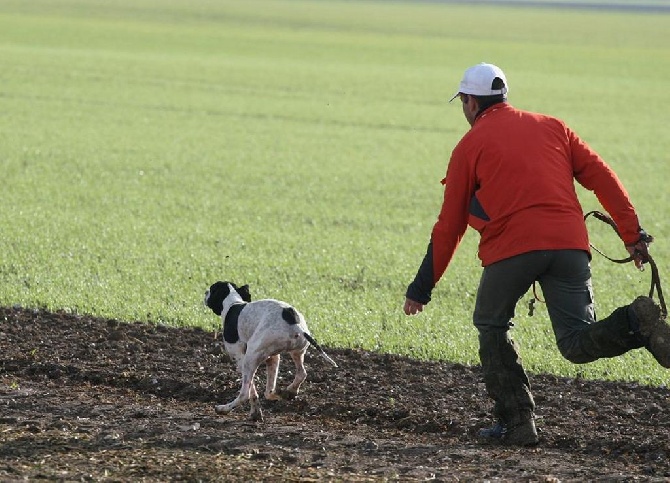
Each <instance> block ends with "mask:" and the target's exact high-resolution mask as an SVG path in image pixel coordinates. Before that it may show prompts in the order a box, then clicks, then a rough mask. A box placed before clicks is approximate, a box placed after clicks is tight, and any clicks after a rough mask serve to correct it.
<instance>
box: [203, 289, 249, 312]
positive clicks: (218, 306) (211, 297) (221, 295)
mask: <svg viewBox="0 0 670 483" xmlns="http://www.w3.org/2000/svg"><path fill="white" fill-rule="evenodd" d="M230 287H232V288H233V290H234V291H235V292H237V293H238V294H239V296H240V297H242V300H244V301H245V302H251V293H250V292H249V285H242V286H241V287H238V286H237V285H235V284H234V283H233V282H216V283H215V284H213V285H212V286H211V287H209V290H207V292H205V305H206V306H207V307H209V308H210V309H212V312H214V313H215V314H216V315H221V311H222V310H223V301H224V300H226V297H228V295H230V294H231V291H230Z"/></svg>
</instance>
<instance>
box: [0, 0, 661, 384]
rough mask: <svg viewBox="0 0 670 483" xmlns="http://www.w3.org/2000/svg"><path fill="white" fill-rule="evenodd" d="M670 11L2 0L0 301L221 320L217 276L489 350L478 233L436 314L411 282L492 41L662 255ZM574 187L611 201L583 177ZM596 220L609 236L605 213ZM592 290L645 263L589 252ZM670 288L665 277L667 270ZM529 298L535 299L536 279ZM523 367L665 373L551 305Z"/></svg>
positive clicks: (349, 342) (512, 74) (128, 315)
mask: <svg viewBox="0 0 670 483" xmlns="http://www.w3.org/2000/svg"><path fill="white" fill-rule="evenodd" d="M669 22H670V17H669V16H668V15H658V14H656V15H649V14H636V13H630V12H628V13H621V12H608V11H603V10H599V11H584V10H579V11H574V10H567V9H565V10H550V9H545V8H541V9H532V8H505V7H502V6H500V7H491V6H487V7H484V6H480V7H476V6H474V7H468V6H465V5H447V4H438V3H411V2H410V3H403V2H388V3H385V2H352V1H342V2H336V1H311V2H307V1H246V2H239V1H226V0H223V1H222V0H216V1H215V0H199V1H196V2H191V1H187V0H110V1H105V2H96V1H93V0H59V1H58V2H53V1H49V0H34V1H30V2H25V1H20V0H0V65H2V69H0V163H2V164H1V165H2V173H3V175H2V189H3V193H2V202H1V203H2V204H1V207H2V208H1V209H0V304H2V305H6V306H12V305H21V306H24V307H44V308H48V309H50V310H66V311H70V312H75V313H80V314H93V315H96V316H102V317H110V318H116V319H121V320H127V321H135V320H139V321H148V322H152V323H167V324H171V325H188V326H191V325H199V326H203V327H205V328H207V329H214V328H215V327H216V326H217V320H216V317H215V316H214V315H213V314H212V313H211V312H209V311H207V310H205V309H204V308H203V306H202V296H203V293H204V291H205V289H206V288H207V287H208V286H209V284H211V283H212V282H214V281H216V280H233V281H236V282H243V283H249V284H250V285H251V288H252V294H253V295H254V297H255V298H265V297H272V298H281V299H285V300H289V301H291V302H293V303H294V304H295V305H296V306H297V307H298V308H299V309H300V310H301V311H303V312H304V313H305V315H306V316H307V317H308V319H309V321H310V326H311V329H312V331H313V333H314V334H315V335H316V336H317V338H318V339H319V340H320V341H321V342H323V343H324V344H325V345H330V346H340V347H361V348H365V349H371V350H378V351H386V352H395V353H401V354H407V355H411V356H414V357H418V358H431V359H446V360H452V361H459V362H463V363H466V364H476V363H478V357H477V334H476V330H475V329H474V328H473V326H472V324H471V321H470V319H471V311H472V308H473V304H474V294H475V290H476V287H477V283H478V278H479V275H480V270H481V269H480V267H479V262H478V259H477V257H476V245H477V235H476V234H475V233H474V232H471V231H469V232H468V234H467V236H466V238H465V240H464V242H463V244H462V246H461V247H460V249H459V251H458V253H457V255H456V258H455V260H454V262H453V264H452V266H450V268H449V269H448V271H447V273H446V275H445V277H444V278H443V280H442V281H441V283H440V285H439V286H438V289H437V290H436V291H435V293H434V301H433V302H432V303H431V304H430V305H429V307H428V309H427V311H426V312H424V313H423V314H422V315H420V316H419V317H416V318H406V317H405V316H404V315H403V314H402V311H401V305H402V302H403V300H404V292H405V288H406V286H407V284H408V283H409V282H410V281H411V280H412V278H413V276H414V274H415V272H416V269H417V268H418V264H419V262H420V261H421V258H422V256H423V254H424V252H425V247H426V244H427V241H428V238H429V236H430V230H431V228H432V224H433V223H434V221H435V218H436V215H437V212H438V209H439V206H440V203H441V185H440V183H439V180H440V179H441V178H442V177H443V176H444V171H445V169H446V164H447V160H448V158H449V154H450V151H451V149H452V147H453V146H454V145H455V143H456V142H457V141H458V139H460V137H461V136H462V135H463V134H464V133H465V132H466V129H467V127H468V126H467V123H466V121H465V120H464V119H463V116H462V113H461V110H460V107H459V106H457V105H449V104H447V102H446V101H447V100H448V99H449V98H450V97H451V95H452V94H453V92H454V91H455V89H456V87H457V85H458V82H459V80H460V77H461V75H462V73H463V71H464V70H465V68H467V67H469V66H470V65H472V64H475V63H477V62H480V61H488V62H493V63H496V64H498V65H500V66H501V67H502V68H503V69H504V70H505V72H506V74H507V78H508V80H509V83H510V86H511V89H510V101H511V102H512V104H514V105H515V106H517V107H520V108H525V109H530V110H536V111H542V112H546V113H549V114H553V115H557V116H559V117H562V118H563V119H565V120H566V121H567V122H568V123H569V124H570V125H571V127H573V128H574V129H575V130H576V131H577V132H579V133H580V134H581V136H582V137H583V138H584V139H586V140H587V141H588V142H589V143H590V144H591V145H592V146H593V147H594V148H596V149H597V150H598V151H599V152H600V153H601V154H602V155H603V156H604V158H605V159H606V160H607V161H608V162H609V163H610V164H611V165H612V166H613V167H614V168H615V170H616V171H617V172H618V173H619V174H620V176H621V178H622V180H623V181H624V183H625V185H626V187H627V188H628V190H629V192H630V195H631V197H632V199H633V201H634V203H635V204H636V206H637V207H638V210H639V213H640V216H641V218H642V221H643V225H644V227H645V228H646V229H647V230H648V231H649V232H650V233H652V234H653V235H655V236H656V237H657V243H655V245H654V252H653V253H654V254H655V256H656V259H657V260H658V262H659V265H660V269H661V275H662V276H664V275H666V274H668V275H670V266H669V264H670V251H669V248H668V242H667V240H668V237H669V236H670V226H669V225H668V206H669V204H668V189H667V188H666V180H667V179H668V178H669V176H670V163H669V162H668V161H669V155H668V153H669V152H670V136H668V135H667V106H668V105H669V103H670V90H668V79H670V29H669V28H668V26H669V25H670V23H669ZM580 196H581V197H582V200H583V204H584V208H585V210H591V209H598V208H600V207H599V205H598V204H597V202H596V201H595V198H594V197H593V196H592V195H591V194H590V193H586V192H584V190H581V191H580ZM590 227H591V228H592V231H593V233H592V237H593V242H594V243H595V244H596V245H597V246H598V247H600V248H601V249H603V250H605V251H606V252H608V253H610V254H611V255H612V256H623V253H622V247H621V246H620V244H619V242H618V241H617V240H616V239H614V236H613V235H612V233H611V232H610V231H609V228H607V227H605V226H604V225H603V226H599V225H598V224H590ZM593 272H594V287H595V290H596V298H597V302H598V311H599V313H600V314H601V315H606V314H608V313H609V311H611V310H612V309H614V308H615V307H616V306H618V305H621V304H624V303H627V302H629V301H630V300H632V298H633V297H634V296H636V295H638V294H643V293H645V292H646V291H648V284H649V273H648V272H645V273H642V274H640V273H638V272H636V271H635V270H634V269H633V267H632V266H630V267H622V266H619V265H614V264H611V263H609V262H607V261H606V260H605V259H603V258H600V257H597V256H596V258H594V262H593ZM668 290H670V289H668ZM528 298H529V297H526V299H524V303H525V302H527V299H528ZM513 334H514V337H515V339H516V340H517V341H518V342H519V343H520V345H521V348H522V349H521V350H522V355H523V358H524V361H525V364H526V366H527V369H528V370H529V371H531V372H552V373H556V374H562V375H568V376H572V377H576V376H581V377H587V378H604V379H624V380H632V381H639V382H643V383H648V384H667V383H668V381H669V380H670V379H669V377H668V375H667V372H666V371H663V370H661V369H660V368H659V367H657V365H656V363H655V362H654V361H653V359H652V358H651V356H649V355H648V354H647V353H646V352H644V351H634V353H630V354H627V355H626V356H625V357H621V358H618V359H614V360H609V361H598V362H597V363H593V364H588V365H583V366H576V365H572V364H570V363H568V362H566V361H564V360H562V359H561V358H560V355H559V353H558V350H557V349H556V347H555V345H554V341H553V336H552V334H551V328H550V324H549V321H548V318H547V314H546V310H545V309H544V308H543V307H540V308H539V310H538V311H537V313H536V315H535V316H534V317H532V318H530V317H527V315H526V310H525V308H524V307H521V306H520V307H519V310H518V314H517V319H516V329H515V330H514V332H513Z"/></svg>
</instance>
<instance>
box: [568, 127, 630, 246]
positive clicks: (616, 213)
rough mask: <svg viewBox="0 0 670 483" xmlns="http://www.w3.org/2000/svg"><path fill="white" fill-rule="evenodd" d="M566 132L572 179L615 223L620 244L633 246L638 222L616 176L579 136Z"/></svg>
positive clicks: (626, 194) (624, 190) (628, 198)
mask: <svg viewBox="0 0 670 483" xmlns="http://www.w3.org/2000/svg"><path fill="white" fill-rule="evenodd" d="M566 129H567V128H566ZM567 131H568V137H569V142H570V150H571V154H572V165H573V170H574V175H575V179H576V180H577V181H578V182H579V184H581V185H582V186H583V187H584V188H586V189H588V190H590V191H593V192H594V193H595V195H596V197H597V198H598V201H599V202H600V204H601V205H602V206H603V208H605V210H606V211H607V212H608V213H609V214H610V216H611V217H612V219H613V220H614V222H615V223H616V225H617V229H618V230H619V234H620V236H621V239H622V240H623V242H624V243H625V244H626V245H633V244H635V243H637V242H638V241H639V239H640V231H641V228H640V222H639V220H638V217H637V214H636V213H635V208H634V207H633V204H632V202H631V200H630V197H629V196H628V192H627V191H626V189H625V188H624V186H623V184H622V183H621V181H620V180H619V178H618V176H617V175H616V173H615V172H614V171H613V170H612V168H610V167H609V166H608V165H607V163H605V161H603V159H602V158H601V157H600V156H599V155H598V153H596V152H595V151H594V150H593V149H591V148H590V147H589V146H588V145H587V144H586V143H585V142H584V141H582V140H581V139H580V138H579V136H577V135H576V134H575V133H574V132H572V131H571V130H570V129H567Z"/></svg>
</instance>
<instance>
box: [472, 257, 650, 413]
mask: <svg viewBox="0 0 670 483" xmlns="http://www.w3.org/2000/svg"><path fill="white" fill-rule="evenodd" d="M535 281H537V282H538V283H539V284H540V286H541V288H542V293H543V295H544V300H545V301H546V304H547V310H548V312H549V318H550V319H551V324H552V329H553V331H554V336H555V338H556V344H557V346H558V349H559V350H560V352H561V354H562V355H563V357H565V358H566V359H567V360H569V361H571V362H574V363H576V364H583V363H587V362H592V361H595V360H597V359H600V358H605V357H615V356H618V355H621V354H623V353H625V352H627V351H629V350H631V349H636V348H639V347H642V346H643V345H644V344H643V343H642V342H641V340H640V339H639V338H638V337H637V336H636V335H635V334H633V333H632V331H631V329H630V326H629V322H628V313H629V310H630V309H629V305H626V306H623V307H619V308H617V309H616V310H614V312H612V314H611V315H610V316H608V317H607V318H605V319H602V320H600V321H596V313H595V308H594V303H593V290H592V287H591V267H590V262H589V256H588V254H587V253H586V252H584V251H581V250H544V251H535V252H530V253H525V254H523V255H518V256H516V257H512V258H509V259H506V260H502V261H500V262H497V263H494V264H492V265H489V266H487V267H485V268H484V272H483V273H482V277H481V280H480V283H479V289H478V291H477V301H476V304H475V311H474V315H473V320H474V324H475V326H476V327H477V329H478V330H479V356H480V359H481V363H482V371H483V376H484V383H485V384H486V389H487V392H488V394H489V396H490V397H491V398H492V399H493V400H494V401H495V407H494V414H495V416H497V417H499V418H501V419H503V420H508V419H510V418H514V417H516V416H517V415H518V414H519V413H520V412H526V411H532V410H534V408H535V403H534V401H533V396H532V394H531V390H530V383H529V380H528V377H527V375H526V373H525V371H524V369H523V365H522V363H521V359H520V357H519V353H518V350H517V347H516V345H515V344H514V342H513V341H512V339H511V337H510V334H509V328H510V327H511V325H512V319H513V317H514V311H515V308H516V305H517V303H518V302H519V300H520V299H521V297H523V295H524V294H525V293H526V292H527V291H528V289H529V288H530V287H531V286H532V284H533V282H535Z"/></svg>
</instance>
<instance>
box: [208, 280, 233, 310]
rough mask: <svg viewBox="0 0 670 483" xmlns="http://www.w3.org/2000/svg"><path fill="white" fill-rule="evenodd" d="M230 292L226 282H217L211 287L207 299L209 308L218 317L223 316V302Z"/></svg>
mask: <svg viewBox="0 0 670 483" xmlns="http://www.w3.org/2000/svg"><path fill="white" fill-rule="evenodd" d="M229 293H230V290H229V289H228V284H227V283H226V282H216V283H215V284H213V285H212V286H211V287H209V297H208V298H207V307H209V308H210V309H212V312H214V313H215V314H216V315H221V311H222V310H223V300H224V299H225V298H226V297H227V296H228V294H229Z"/></svg>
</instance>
